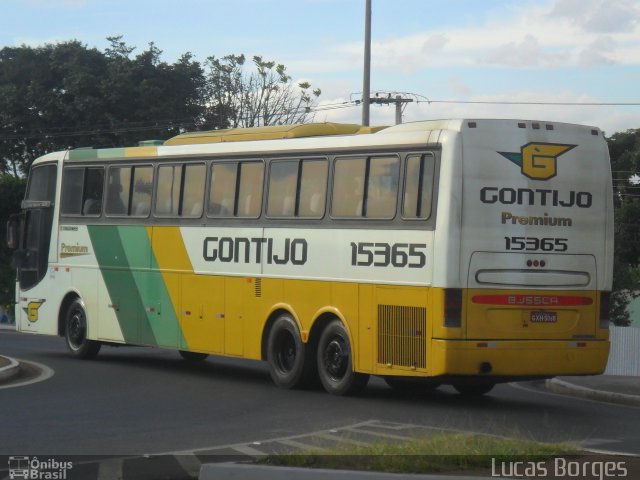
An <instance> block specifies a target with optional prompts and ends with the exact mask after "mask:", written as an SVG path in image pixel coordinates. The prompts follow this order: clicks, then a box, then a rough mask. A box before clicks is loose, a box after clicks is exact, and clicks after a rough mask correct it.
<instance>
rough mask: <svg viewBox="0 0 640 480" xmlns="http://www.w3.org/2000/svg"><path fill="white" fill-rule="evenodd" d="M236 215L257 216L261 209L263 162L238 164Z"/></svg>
mask: <svg viewBox="0 0 640 480" xmlns="http://www.w3.org/2000/svg"><path fill="white" fill-rule="evenodd" d="M239 169H240V182H239V187H238V209H237V216H238V217H245V218H258V217H259V216H260V210H262V185H263V184H264V163H262V162H242V163H240V166H239Z"/></svg>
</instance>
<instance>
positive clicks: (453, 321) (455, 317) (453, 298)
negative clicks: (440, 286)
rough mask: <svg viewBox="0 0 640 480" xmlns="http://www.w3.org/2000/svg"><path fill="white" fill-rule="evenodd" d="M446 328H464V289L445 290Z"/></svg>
mask: <svg viewBox="0 0 640 480" xmlns="http://www.w3.org/2000/svg"><path fill="white" fill-rule="evenodd" d="M444 326H445V327H450V328H460V327H461V326H462V289H460V288H446V289H445V290H444Z"/></svg>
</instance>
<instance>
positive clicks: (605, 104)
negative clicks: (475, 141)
mask: <svg viewBox="0 0 640 480" xmlns="http://www.w3.org/2000/svg"><path fill="white" fill-rule="evenodd" d="M416 103H460V104H479V105H550V106H562V107H612V106H616V107H637V106H640V102H523V101H508V100H504V101H503V100H429V99H427V100H418V101H417V102H416Z"/></svg>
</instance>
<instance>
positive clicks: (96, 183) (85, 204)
mask: <svg viewBox="0 0 640 480" xmlns="http://www.w3.org/2000/svg"><path fill="white" fill-rule="evenodd" d="M103 189H104V169H103V168H87V170H86V172H85V182H84V194H83V196H82V215H89V216H99V215H100V214H101V213H102V191H103Z"/></svg>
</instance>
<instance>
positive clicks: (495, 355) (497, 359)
mask: <svg viewBox="0 0 640 480" xmlns="http://www.w3.org/2000/svg"><path fill="white" fill-rule="evenodd" d="M431 355H432V362H431V365H432V371H431V374H432V375H434V376H435V375H475V376H477V375H481V376H485V377H491V376H504V377H522V378H527V377H551V376H556V375H595V374H600V373H602V372H604V369H605V368H606V366H607V358H608V357H609V341H607V340H552V341H550V340H547V341H540V340H538V341H532V340H526V341H525V340H520V341H518V340H510V341H479V340H439V339H434V340H433V341H432V350H431Z"/></svg>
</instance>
